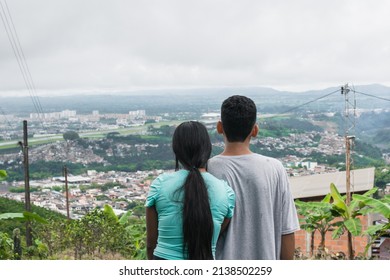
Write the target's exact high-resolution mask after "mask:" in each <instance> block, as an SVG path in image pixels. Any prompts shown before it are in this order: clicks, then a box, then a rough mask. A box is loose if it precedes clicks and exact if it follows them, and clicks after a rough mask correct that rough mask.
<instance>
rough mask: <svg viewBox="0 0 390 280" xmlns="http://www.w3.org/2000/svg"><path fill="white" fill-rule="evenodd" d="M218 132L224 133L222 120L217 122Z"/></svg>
mask: <svg viewBox="0 0 390 280" xmlns="http://www.w3.org/2000/svg"><path fill="white" fill-rule="evenodd" d="M217 132H218V134H223V126H222V122H221V121H218V122H217Z"/></svg>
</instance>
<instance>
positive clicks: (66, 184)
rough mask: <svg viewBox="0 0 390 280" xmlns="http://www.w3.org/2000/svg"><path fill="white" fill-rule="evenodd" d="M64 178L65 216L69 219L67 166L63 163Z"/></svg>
mask: <svg viewBox="0 0 390 280" xmlns="http://www.w3.org/2000/svg"><path fill="white" fill-rule="evenodd" d="M64 178H65V196H66V217H67V218H68V220H70V215H69V191H68V168H67V167H66V165H64Z"/></svg>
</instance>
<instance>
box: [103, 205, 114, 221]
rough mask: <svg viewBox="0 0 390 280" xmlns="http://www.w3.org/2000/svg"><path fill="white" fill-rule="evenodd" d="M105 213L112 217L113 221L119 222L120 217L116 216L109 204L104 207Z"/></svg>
mask: <svg viewBox="0 0 390 280" xmlns="http://www.w3.org/2000/svg"><path fill="white" fill-rule="evenodd" d="M103 212H104V213H105V214H107V215H108V216H109V217H111V218H112V219H114V220H115V221H118V217H117V215H115V212H114V210H113V209H112V207H111V206H110V205H108V204H106V205H104V210H103Z"/></svg>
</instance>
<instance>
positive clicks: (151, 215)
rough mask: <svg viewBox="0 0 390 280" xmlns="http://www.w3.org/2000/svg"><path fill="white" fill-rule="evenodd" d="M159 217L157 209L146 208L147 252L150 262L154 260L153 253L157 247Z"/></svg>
mask: <svg viewBox="0 0 390 280" xmlns="http://www.w3.org/2000/svg"><path fill="white" fill-rule="evenodd" d="M157 237H158V215H157V211H156V207H155V206H152V207H146V252H147V256H148V260H152V259H153V252H154V249H155V248H156V245H157Z"/></svg>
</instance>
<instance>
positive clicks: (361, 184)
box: [290, 167, 375, 199]
mask: <svg viewBox="0 0 390 280" xmlns="http://www.w3.org/2000/svg"><path fill="white" fill-rule="evenodd" d="M374 175H375V168H374V167H371V168H364V169H356V170H351V192H365V191H368V190H370V189H372V188H373V187H374ZM331 183H333V184H335V185H336V187H337V189H338V190H339V192H340V193H341V194H345V193H346V172H345V171H340V172H334V173H326V174H318V175H310V176H301V177H290V187H291V192H292V195H293V197H294V199H297V198H299V199H304V198H313V197H323V196H325V195H327V194H328V193H329V192H330V184H331Z"/></svg>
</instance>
